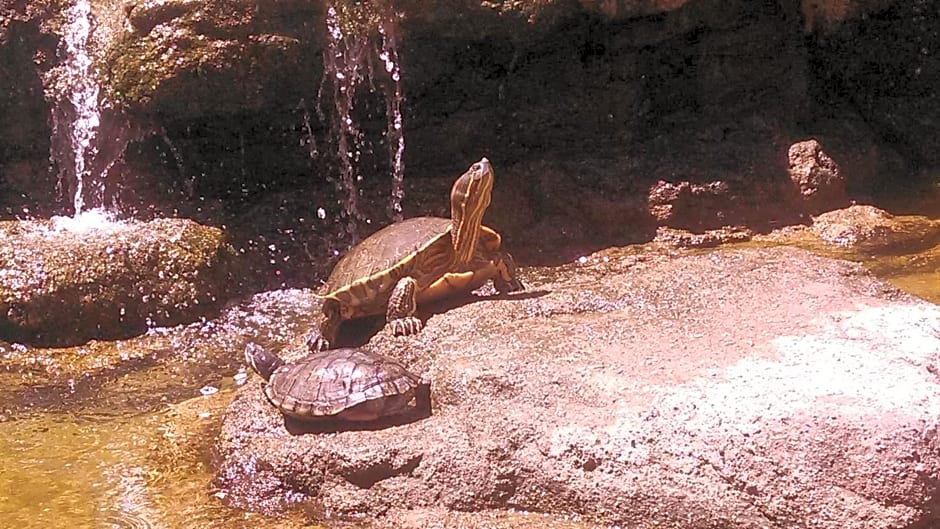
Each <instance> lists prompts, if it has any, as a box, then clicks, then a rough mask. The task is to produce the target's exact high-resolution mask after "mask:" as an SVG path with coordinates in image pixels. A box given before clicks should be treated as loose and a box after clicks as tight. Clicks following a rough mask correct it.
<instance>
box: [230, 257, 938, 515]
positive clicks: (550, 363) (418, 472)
mask: <svg viewBox="0 0 940 529" xmlns="http://www.w3.org/2000/svg"><path fill="white" fill-rule="evenodd" d="M524 280H526V282H527V285H528V286H529V290H527V291H526V292H523V293H519V294H517V295H510V296H505V297H489V296H488V295H483V296H481V297H477V298H473V299H470V300H469V302H466V303H463V304H452V306H450V307H440V308H439V309H438V310H434V311H431V312H430V314H426V315H425V317H427V326H426V328H425V329H424V330H423V331H422V332H421V333H420V334H418V335H417V336H414V337H409V338H395V337H392V336H390V335H388V334H387V333H386V332H384V331H383V332H380V333H379V334H377V335H376V336H375V337H373V338H372V340H371V341H370V342H369V344H368V345H367V347H370V348H374V349H377V350H379V351H381V352H383V353H385V354H388V355H390V356H393V357H395V358H397V359H398V360H400V361H401V362H403V363H404V364H405V365H407V366H408V367H409V368H410V369H411V370H413V371H414V372H416V373H419V374H427V375H428V376H430V378H431V380H432V392H433V400H434V407H435V409H434V415H433V416H432V417H430V418H428V419H425V420H420V421H416V422H411V423H408V424H403V425H398V426H393V427H389V428H385V429H377V430H361V431H346V432H339V433H333V434H325V435H324V434H304V435H291V434H290V433H289V432H288V431H287V430H286V429H285V425H284V421H283V417H282V416H281V415H280V414H279V413H278V412H277V410H276V409H274V408H273V407H272V406H271V405H270V404H269V403H268V402H267V401H266V400H265V398H264V396H263V395H262V392H261V391H260V388H259V379H258V378H257V377H252V378H251V379H250V380H249V382H248V384H246V385H245V386H243V387H242V388H241V389H239V390H238V392H237V395H236V397H235V399H234V401H233V403H232V404H231V405H230V406H229V408H228V409H227V411H226V412H225V415H224V417H223V421H222V427H221V432H220V435H219V438H218V441H217V446H216V452H217V454H218V457H217V458H216V461H215V463H214V464H215V474H216V478H215V484H216V486H218V487H219V490H220V491H221V493H222V495H223V496H224V497H225V501H226V502H228V503H230V504H232V505H235V506H238V507H242V508H247V509H250V510H258V511H263V512H267V513H272V512H276V511H279V510H281V509H284V508H289V507H292V506H298V505H299V506H302V507H303V508H304V510H305V511H307V512H315V513H318V515H320V516H323V517H328V518H329V517H344V518H345V517H350V516H351V517H354V518H358V517H361V516H365V517H368V518H374V519H377V523H380V524H382V526H394V527H423V525H422V523H423V522H421V520H427V519H436V520H441V519H443V517H445V516H449V515H448V514H447V513H454V512H462V511H470V512H480V513H485V512H490V511H491V510H497V511H502V510H504V509H518V510H525V511H531V512H543V513H555V514H560V515H565V514H567V515H577V516H578V517H579V518H580V519H583V520H587V521H596V522H599V523H604V524H618V525H625V526H629V527H651V526H653V525H657V524H658V525H660V526H663V525H667V526H672V525H680V526H682V527H686V528H692V529H694V528H722V529H728V528H758V527H788V528H836V527H839V528H859V529H861V528H870V527H879V528H901V527H910V526H923V527H927V526H930V524H931V523H936V522H937V520H936V519H935V514H934V513H935V509H933V506H934V505H935V502H936V500H935V498H934V493H935V491H934V486H933V479H932V478H931V477H930V476H934V475H936V474H937V472H938V471H940V456H938V455H937V454H938V450H937V441H936V417H937V416H938V413H940V379H938V378H937V377H936V375H935V374H933V373H934V372H935V368H934V367H932V366H934V364H935V362H936V358H937V355H938V354H940V337H938V323H937V322H938V316H940V312H938V310H937V307H936V306H934V305H931V304H928V303H924V302H921V301H919V300H916V299H914V298H912V297H910V296H907V295H905V294H902V293H900V292H898V291H897V290H895V289H894V288H892V287H890V286H888V285H885V284H884V283H881V282H879V281H877V280H874V279H872V278H871V277H869V276H868V275H867V274H866V273H865V272H864V270H863V269H862V268H861V267H860V265H857V264H853V263H848V262H844V261H837V260H830V259H826V258H821V257H817V256H814V255H812V254H810V253H808V252H806V251H803V250H799V249H795V248H782V247H781V248H770V249H766V248H765V249H755V248H740V249H722V250H718V251H713V252H710V253H702V252H700V251H694V252H688V253H678V254H677V253H675V252H673V253H671V254H667V253H665V252H663V253H646V254H637V253H633V252H632V251H628V250H607V251H605V252H601V253H598V254H594V255H592V256H589V257H587V258H585V259H583V262H582V263H579V264H573V265H567V266H564V267H558V268H551V269H528V270H525V275H524ZM295 294H296V295H300V296H310V295H311V294H310V293H308V292H301V291H295ZM485 294H488V292H487V293H485ZM291 352H292V351H290V350H287V351H286V352H285V356H288V357H289V356H290V354H291ZM293 354H295V355H297V354H299V352H298V351H297V350H294V351H293ZM471 518H472V517H471ZM481 519H483V520H484V521H479V520H478V521H479V523H478V524H475V522H472V520H470V519H465V521H467V523H468V525H467V526H468V527H484V526H486V523H485V517H483V518H481ZM918 524H919V525H918Z"/></svg>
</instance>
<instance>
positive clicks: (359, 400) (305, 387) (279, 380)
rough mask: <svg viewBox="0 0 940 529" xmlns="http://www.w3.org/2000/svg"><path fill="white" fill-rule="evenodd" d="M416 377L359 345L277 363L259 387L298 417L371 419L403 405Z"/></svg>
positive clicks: (412, 392)
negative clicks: (268, 377) (287, 362)
mask: <svg viewBox="0 0 940 529" xmlns="http://www.w3.org/2000/svg"><path fill="white" fill-rule="evenodd" d="M421 384H422V382H421V379H420V378H419V377H418V376H416V375H414V374H412V373H411V372H409V371H408V370H407V369H405V367H404V366H402V365H401V364H399V363H398V362H396V361H394V360H392V359H390V358H388V357H385V356H382V355H380V354H377V353H372V352H367V351H362V350H359V349H330V350H327V351H323V352H320V353H316V354H314V355H311V356H308V357H307V358H305V359H303V360H301V361H299V362H295V363H290V364H284V365H282V366H280V367H278V368H277V369H276V370H275V371H274V372H273V373H272V374H271V378H270V380H269V381H268V384H267V385H266V386H265V388H264V393H265V395H266V396H267V397H268V399H269V400H270V401H271V403H272V404H274V406H276V407H277V408H278V409H280V410H281V412H283V413H284V414H285V415H288V416H291V417H294V418H297V419H301V420H307V421H309V420H317V419H330V418H337V419H343V420H351V421H370V420H375V419H377V418H380V417H384V416H387V415H394V414H396V413H400V412H402V411H404V409H405V408H406V406H407V405H408V402H409V401H410V400H411V399H412V398H413V397H414V396H415V390H416V389H417V387H418V386H419V385H421Z"/></svg>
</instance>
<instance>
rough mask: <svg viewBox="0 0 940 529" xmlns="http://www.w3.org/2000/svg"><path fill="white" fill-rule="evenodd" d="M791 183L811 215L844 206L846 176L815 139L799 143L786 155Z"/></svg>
mask: <svg viewBox="0 0 940 529" xmlns="http://www.w3.org/2000/svg"><path fill="white" fill-rule="evenodd" d="M787 158H788V160H789V163H790V180H792V181H793V183H794V184H796V186H797V188H798V189H799V191H800V197H802V199H803V201H804V203H805V204H806V208H807V210H808V211H809V212H810V213H819V212H821V211H828V210H831V209H835V208H837V207H840V206H844V205H845V204H846V202H847V201H848V198H847V197H846V195H845V176H843V175H842V171H841V169H840V168H839V165H838V164H837V163H836V162H835V161H834V160H833V159H832V158H831V157H829V155H828V154H827V153H826V152H825V151H823V147H822V145H820V144H819V141H817V140H815V139H811V140H806V141H800V142H797V143H794V144H793V145H791V146H790V149H789V151H788V152H787Z"/></svg>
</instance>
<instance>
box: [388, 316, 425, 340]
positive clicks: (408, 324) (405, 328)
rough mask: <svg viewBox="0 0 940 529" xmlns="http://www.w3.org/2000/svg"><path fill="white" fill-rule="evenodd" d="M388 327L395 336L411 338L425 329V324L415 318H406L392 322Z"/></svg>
mask: <svg viewBox="0 0 940 529" xmlns="http://www.w3.org/2000/svg"><path fill="white" fill-rule="evenodd" d="M388 326H389V327H390V328H391V330H392V334H394V335H395V336H411V335H412V334H418V332H420V331H421V328H422V327H424V324H423V323H421V320H419V319H418V318H415V317H414V316H406V317H404V318H398V319H395V320H390V321H389V322H388Z"/></svg>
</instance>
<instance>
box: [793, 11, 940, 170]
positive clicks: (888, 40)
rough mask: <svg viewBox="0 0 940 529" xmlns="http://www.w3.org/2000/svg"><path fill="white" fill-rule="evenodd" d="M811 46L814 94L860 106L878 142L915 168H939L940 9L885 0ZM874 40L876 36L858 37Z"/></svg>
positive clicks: (858, 109) (859, 108) (823, 99)
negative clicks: (938, 56)
mask: <svg viewBox="0 0 940 529" xmlns="http://www.w3.org/2000/svg"><path fill="white" fill-rule="evenodd" d="M888 4H889V5H886V6H885V7H886V8H885V9H883V10H879V11H876V12H874V13H871V14H870V15H869V16H866V17H864V18H862V19H858V20H853V21H850V22H848V23H846V24H843V25H841V26H839V27H838V29H836V30H835V31H833V32H832V33H831V34H830V35H827V36H826V37H825V38H824V39H818V40H815V41H814V42H813V43H812V45H811V49H812V53H811V58H812V63H811V64H812V69H813V71H814V75H813V76H812V78H813V79H814V81H815V87H814V91H815V92H816V94H815V97H816V98H818V99H820V100H822V101H837V102H839V103H841V104H848V105H851V106H853V107H854V108H855V109H857V111H858V113H859V114H860V115H861V116H862V117H863V119H864V120H865V121H866V122H867V123H868V125H869V127H870V129H871V130H872V131H873V133H874V134H875V135H876V137H878V138H879V139H880V140H881V141H882V142H884V143H886V144H887V145H890V146H891V147H892V148H893V149H894V150H896V151H897V152H899V153H901V154H902V155H903V156H904V158H905V159H906V160H907V161H908V163H910V164H912V165H914V166H915V168H930V167H937V164H938V163H940V148H938V147H940V144H938V141H940V140H938V139H937V137H936V134H933V133H932V131H933V130H936V128H937V126H938V124H940V104H938V97H940V95H938V91H937V89H936V86H937V83H938V82H940V61H938V60H937V59H936V53H937V51H938V50H940V31H938V30H937V28H938V22H940V8H938V7H937V5H936V3H934V2H889V3H888ZM864 35H871V36H874V35H878V37H877V38H864V37H862V38H860V36H864Z"/></svg>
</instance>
